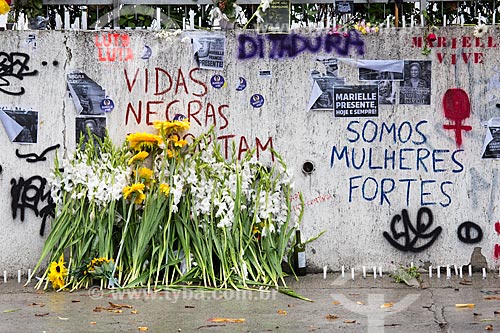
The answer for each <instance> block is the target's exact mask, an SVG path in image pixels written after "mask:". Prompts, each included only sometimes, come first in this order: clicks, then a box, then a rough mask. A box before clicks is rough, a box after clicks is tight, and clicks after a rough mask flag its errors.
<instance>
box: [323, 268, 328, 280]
mask: <svg viewBox="0 0 500 333" xmlns="http://www.w3.org/2000/svg"><path fill="white" fill-rule="evenodd" d="M327 270H328V266H325V267H323V280H326V271H327Z"/></svg>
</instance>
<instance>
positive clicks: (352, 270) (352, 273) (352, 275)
mask: <svg viewBox="0 0 500 333" xmlns="http://www.w3.org/2000/svg"><path fill="white" fill-rule="evenodd" d="M351 279H352V280H353V281H354V268H351Z"/></svg>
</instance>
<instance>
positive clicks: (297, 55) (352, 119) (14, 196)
mask: <svg viewBox="0 0 500 333" xmlns="http://www.w3.org/2000/svg"><path fill="white" fill-rule="evenodd" d="M112 33H113V32H111V31H99V32H93V31H85V32H80V31H72V32H60V31H19V32H17V31H4V32H2V33H1V34H0V59H1V60H0V64H2V65H0V108H3V109H4V110H16V108H17V110H18V111H22V110H24V111H26V110H28V111H30V110H31V111H35V112H36V113H33V112H32V113H28V114H30V115H31V116H33V115H37V116H38V126H37V129H38V135H37V140H36V141H37V142H36V143H33V144H19V143H16V142H11V140H10V139H9V136H8V134H7V131H6V130H5V127H2V128H0V145H1V146H2V147H3V151H2V159H1V162H0V165H1V173H0V189H1V191H0V211H1V212H2V216H3V218H2V221H1V224H2V227H3V228H2V229H3V230H4V232H3V233H1V234H0V244H1V245H0V249H1V250H0V268H3V269H5V270H8V271H13V270H17V269H27V268H31V267H32V266H33V265H34V263H35V262H36V260H37V259H38V256H39V254H40V250H41V247H42V245H43V242H44V239H45V237H46V236H47V234H48V227H49V220H50V216H48V217H47V225H46V226H45V228H44V236H40V229H41V225H42V221H43V216H46V215H47V211H48V208H49V206H50V202H49V201H48V198H47V196H46V194H47V193H48V190H49V189H48V186H47V185H46V183H45V182H46V178H48V177H49V175H50V169H51V167H52V166H53V160H54V157H55V154H56V153H55V150H54V148H55V146H56V145H60V148H61V149H60V150H59V154H60V156H62V154H63V153H64V154H66V153H70V152H72V151H73V150H74V148H75V141H76V138H75V136H76V134H75V131H76V128H75V126H76V119H77V117H80V115H78V111H77V107H76V106H75V103H74V100H73V99H72V97H71V94H70V92H68V90H67V82H66V79H67V75H68V74H69V73H75V71H81V72H82V73H85V74H86V75H87V76H88V77H89V78H90V79H91V80H93V81H94V82H96V83H97V84H98V85H100V86H101V87H102V88H103V89H105V91H106V95H108V96H109V98H110V99H111V100H112V101H113V103H114V106H115V107H114V109H113V110H112V111H111V112H107V113H105V114H104V115H101V116H102V117H104V118H105V121H106V127H107V129H108V130H109V132H110V135H111V137H112V139H113V140H114V141H115V142H116V143H120V142H122V140H123V139H124V137H125V135H126V133H129V132H133V131H145V130H148V124H147V123H148V121H149V122H151V121H153V120H157V119H158V120H164V119H165V117H166V115H165V113H166V112H167V113H168V115H169V117H173V115H174V114H176V113H181V114H184V115H186V116H189V117H190V119H191V122H192V132H193V133H195V134H196V133H201V132H203V131H205V130H207V129H208V128H209V127H210V126H212V125H215V127H216V129H217V132H218V135H219V140H220V142H222V143H227V144H228V147H230V144H231V143H232V142H235V143H236V147H238V148H239V149H240V150H241V151H244V150H246V149H249V148H251V147H256V146H257V147H258V151H259V157H260V158H261V159H263V160H269V159H270V157H271V154H270V152H269V149H268V147H269V146H270V145H272V147H273V148H274V149H276V150H277V151H278V152H280V153H281V154H282V155H283V156H284V158H285V160H286V161H287V163H288V166H289V168H290V169H291V170H292V171H293V173H294V176H295V185H296V191H301V192H302V193H303V195H304V199H305V203H306V208H305V213H304V221H303V225H302V229H303V234H304V237H310V236H314V235H316V234H317V233H318V232H320V231H322V230H327V232H326V233H325V234H324V235H323V236H322V237H321V238H320V239H318V240H316V241H315V242H314V243H311V244H309V245H308V247H307V255H308V264H309V265H310V266H311V267H314V268H319V267H323V266H324V265H326V264H328V265H329V267H332V268H333V269H337V270H338V269H340V266H341V265H345V266H346V267H357V268H359V267H360V266H362V265H366V266H368V267H371V266H374V265H376V266H382V267H384V268H391V267H393V265H398V264H400V263H405V264H408V263H409V262H414V263H415V264H417V265H422V264H423V263H425V262H429V263H431V264H432V265H434V266H436V265H446V264H457V265H462V264H468V263H469V261H470V257H471V253H472V251H473V249H474V248H475V247H480V248H481V252H482V254H483V255H484V256H485V258H486V260H487V262H488V265H489V266H490V268H492V267H496V266H497V259H498V256H499V255H500V251H499V250H498V247H499V245H498V244H500V222H498V221H500V218H499V215H498V202H499V201H498V199H499V191H498V190H499V186H498V184H499V179H500V174H499V171H498V161H497V160H495V159H484V158H482V151H483V143H484V140H485V135H486V132H487V130H488V129H487V128H486V127H485V126H483V122H486V121H488V120H489V119H490V118H493V117H495V116H497V115H498V110H499V109H498V107H497V103H500V99H499V98H500V82H499V75H500V64H499V61H500V60H499V59H500V57H499V54H500V52H499V50H498V47H497V43H498V44H499V45H500V35H499V30H498V29H490V30H489V31H488V33H486V34H485V35H484V36H483V37H482V38H480V39H477V40H476V39H475V38H474V37H473V28H472V27H464V28H459V27H458V28H457V27H447V28H442V29H440V30H439V31H436V32H435V34H436V37H437V40H436V41H435V42H433V44H432V46H433V47H432V48H431V53H430V55H429V56H424V55H422V53H421V50H422V49H421V48H419V47H418V46H417V45H416V44H415V43H418V38H419V37H421V36H423V34H424V31H423V30H421V29H418V28H413V29H399V30H395V29H390V30H382V31H381V32H380V33H378V34H373V35H359V34H357V33H351V34H350V35H348V36H347V37H343V36H336V35H329V34H328V33H327V32H326V31H323V32H309V31H302V32H297V34H298V35H296V36H295V37H293V38H292V37H290V36H288V37H287V36H285V35H274V37H272V36H259V35H255V34H253V33H252V32H248V31H245V32H241V31H228V32H219V34H220V35H222V36H226V38H227V39H226V52H225V55H224V68H223V70H219V71H216V70H207V69H197V64H196V61H195V59H194V57H193V51H192V45H191V43H190V41H189V40H188V39H186V38H184V37H185V36H186V35H185V34H183V35H178V36H169V37H167V38H159V37H158V36H157V34H156V33H155V32H146V31H120V32H116V35H114V36H113V35H109V34H112ZM108 37H109V38H110V40H111V41H112V45H111V46H109V47H106V46H105V44H106V43H105V42H106V41H107V40H108ZM146 46H147V47H146ZM318 46H319V47H318ZM255 47H257V48H255ZM112 48H114V49H115V51H116V52H117V53H116V54H117V55H118V54H121V55H122V56H121V59H120V56H118V57H116V59H114V60H113V61H111V60H110V59H109V58H108V57H107V55H109V54H110V52H111V51H112ZM148 49H149V50H151V53H150V54H149V52H146V50H148ZM149 55H150V57H149ZM143 56H144V58H145V59H143ZM322 58H334V59H339V60H338V72H336V74H337V76H338V77H342V78H344V79H345V83H344V86H358V85H365V84H375V85H376V84H377V83H376V82H375V83H374V82H363V81H359V80H358V79H359V77H358V66H359V63H360V62H359V60H405V61H410V60H420V61H428V62H427V63H421V65H424V67H426V65H428V66H427V67H426V68H424V70H425V71H426V75H427V78H429V79H430V82H431V86H430V90H429V91H428V92H429V93H430V95H429V96H430V100H429V101H428V104H426V103H427V102H423V103H424V104H401V101H400V99H399V98H397V97H398V96H399V95H400V94H401V91H402V90H404V88H401V87H400V82H396V83H394V85H393V87H394V91H395V93H396V95H395V96H396V102H395V103H394V104H388V105H387V104H381V103H379V105H378V107H377V112H378V115H376V116H371V117H363V116H359V115H349V116H347V117H339V116H337V117H336V116H334V113H333V111H332V110H310V111H309V110H308V104H309V101H310V97H311V93H312V92H313V86H314V85H313V80H312V79H311V71H312V70H316V71H317V72H319V74H318V75H319V76H321V77H324V76H325V75H326V72H325V70H326V67H325V66H324V64H323V63H322V62H321V61H318V60H317V59H322ZM346 59H349V61H347V60H346ZM405 69H408V63H406V66H405ZM261 71H270V75H269V73H266V72H261ZM156 73H158V80H157V79H156V78H157V77H156ZM167 73H168V74H167ZM216 74H219V75H222V76H223V78H224V79H225V82H226V84H225V85H223V86H222V87H220V88H214V86H213V85H212V84H211V80H212V79H213V76H214V75H216ZM406 75H408V74H406ZM169 77H170V78H171V83H170V80H169ZM239 77H243V78H245V79H246V82H247V86H246V88H245V89H244V90H242V91H237V90H236V87H237V86H238V83H239ZM170 84H171V85H170ZM338 91H340V90H338ZM422 91H424V94H425V89H424V90H421V92H422ZM157 92H158V93H157ZM375 92H376V90H375ZM254 94H260V95H262V96H263V98H264V104H263V105H262V106H261V107H258V108H256V107H253V106H252V105H251V103H250V100H251V97H252V96H253V95H254ZM364 96H368V95H364ZM340 97H341V95H340V94H337V98H340ZM447 101H451V102H450V103H448V104H447ZM467 101H469V102H470V106H471V107H470V114H469V113H468V112H467V111H468V109H467V108H465V109H464V106H466V103H467ZM379 102H380V101H379ZM410 103H414V102H410ZM417 103H420V102H417ZM444 104H446V105H448V106H447V107H445V106H444ZM94 108H97V109H99V105H95V106H94ZM148 108H149V109H148ZM18 113H20V112H18ZM11 114H12V113H11ZM6 118H9V117H4V118H3V119H6ZM31 119H34V118H31ZM2 121H4V120H2ZM4 124H5V121H4ZM453 124H455V125H457V124H458V125H457V126H455V127H458V128H459V129H458V130H456V131H455V130H453V129H447V128H445V127H444V125H453ZM461 126H462V127H461ZM467 126H470V128H467ZM459 135H461V139H460V138H459ZM266 145H267V146H266ZM344 149H345V150H344ZM342 152H344V155H342ZM27 154H36V155H39V156H40V157H42V158H40V159H36V158H35V157H36V155H29V156H31V158H30V157H27ZM353 154H354V156H355V157H354V165H353V161H352V155H353ZM363 154H364V156H365V157H364V163H363V164H362V161H363ZM43 157H44V158H45V159H44V158H43ZM347 160H348V161H347ZM307 162H310V163H312V165H313V166H314V170H313V171H312V172H311V173H310V174H307V173H304V172H303V171H302V169H303V167H304V164H305V163H307ZM309 165H311V164H309ZM306 167H307V166H306ZM298 202H299V201H298V200H297V198H296V197H294V203H298ZM405 215H407V218H406V216H405ZM417 216H420V219H418V218H417ZM464 222H472V223H465V224H463V223H464ZM391 225H392V226H393V227H392V228H391ZM405 230H406V231H405ZM469 231H471V232H470V233H469ZM478 231H479V232H481V233H482V238H481V239H480V240H479V238H478V237H477V236H478ZM384 233H385V235H384ZM459 235H461V236H462V237H459Z"/></svg>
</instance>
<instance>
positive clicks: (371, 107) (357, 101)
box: [333, 85, 378, 117]
mask: <svg viewBox="0 0 500 333" xmlns="http://www.w3.org/2000/svg"><path fill="white" fill-rule="evenodd" d="M333 105H334V112H335V117H378V86H377V85H362V86H343V87H334V88H333Z"/></svg>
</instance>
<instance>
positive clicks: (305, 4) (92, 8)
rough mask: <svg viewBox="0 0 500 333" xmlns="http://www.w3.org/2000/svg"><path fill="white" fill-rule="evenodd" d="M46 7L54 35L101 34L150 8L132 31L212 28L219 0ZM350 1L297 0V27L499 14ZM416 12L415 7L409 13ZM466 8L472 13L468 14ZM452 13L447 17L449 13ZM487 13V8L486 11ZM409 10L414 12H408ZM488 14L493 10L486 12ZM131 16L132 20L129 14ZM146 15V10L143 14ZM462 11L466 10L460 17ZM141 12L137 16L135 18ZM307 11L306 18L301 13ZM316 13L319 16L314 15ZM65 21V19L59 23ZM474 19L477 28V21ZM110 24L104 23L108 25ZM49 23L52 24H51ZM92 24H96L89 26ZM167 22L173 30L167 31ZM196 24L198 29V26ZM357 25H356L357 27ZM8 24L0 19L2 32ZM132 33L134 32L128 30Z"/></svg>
mask: <svg viewBox="0 0 500 333" xmlns="http://www.w3.org/2000/svg"><path fill="white" fill-rule="evenodd" d="M29 1H32V2H34V1H43V5H44V9H45V10H46V13H45V14H46V15H43V16H44V17H47V18H49V17H51V18H52V21H51V23H49V24H48V25H49V28H51V29H84V30H87V29H98V28H103V27H106V26H107V27H111V28H114V29H117V28H119V27H124V25H125V26H126V24H123V22H121V20H120V18H123V17H124V16H126V15H129V16H130V15H131V14H132V15H131V16H135V17H137V16H139V15H144V11H145V9H144V8H149V9H148V12H149V14H147V15H149V16H150V18H151V20H150V21H151V24H146V25H143V26H140V25H135V24H134V26H132V27H131V28H149V29H159V28H162V27H163V28H175V27H178V28H182V29H185V28H193V27H194V26H197V27H198V28H209V27H210V28H211V27H213V22H208V21H207V15H208V11H209V9H210V5H213V4H214V1H215V0H141V1H137V0H29ZM335 2H336V3H337V4H338V3H341V2H344V1H342V0H341V1H339V0H337V1H334V0H291V4H292V12H293V13H294V16H293V17H292V20H291V23H292V28H293V27H303V26H309V27H311V26H312V27H315V28H324V27H331V26H332V25H335V24H337V23H340V24H342V23H345V22H347V21H349V20H352V19H357V17H358V16H362V14H363V13H365V14H366V13H369V12H370V9H373V8H375V7H376V6H379V7H382V9H381V10H379V11H378V12H377V14H378V15H379V16H381V17H379V20H378V21H377V22H376V23H377V24H379V25H380V26H381V27H391V26H396V27H411V26H424V25H425V24H426V23H427V22H426V19H428V17H425V18H424V13H423V11H424V10H425V11H426V12H428V13H430V14H431V15H433V17H432V18H431V19H432V21H433V22H432V24H433V25H436V26H437V25H443V26H446V25H464V24H473V23H481V22H482V23H485V24H493V25H494V24H496V21H497V20H496V16H497V15H496V14H497V12H498V13H500V12H499V8H497V5H496V0H490V1H474V0H466V1H451V0H439V1H428V0H404V1H403V6H405V7H401V6H400V7H397V6H396V4H395V1H394V0H351V1H350V2H351V3H352V4H353V6H355V8H357V12H356V13H355V15H337V13H336V11H335V6H336V3H335ZM259 3H260V0H237V4H238V5H240V6H241V7H243V8H244V9H245V10H246V16H247V17H249V16H251V15H252V13H253V12H254V11H255V10H257V8H258V5H259ZM478 3H483V5H484V4H485V5H488V4H490V5H491V8H490V9H489V12H486V13H481V11H480V9H479V7H478ZM408 6H410V7H408ZM463 6H467V8H468V9H466V10H465V11H464V10H463ZM445 7H446V8H447V11H446V13H450V14H449V15H448V16H447V14H446V13H445V10H444V8H445ZM454 7H455V8H456V11H450V8H454ZM483 7H484V6H483ZM396 8H402V9H403V8H406V15H405V12H401V11H400V12H399V15H398V9H396ZM408 8H409V9H408ZM486 8H488V6H486ZM124 9H128V10H127V14H124V13H125V11H124ZM139 9H140V10H139ZM460 10H462V11H461V12H460ZM134 11H135V12H134ZM300 11H302V13H301V12H300ZM311 13H314V15H312V14H311ZM57 16H59V17H57ZM472 17H474V22H472V21H471V18H472ZM103 18H104V21H105V22H104V23H103V22H101V21H103ZM28 19H29V17H28V18H27V17H25V16H23V15H22V16H21V17H20V20H19V21H18V22H17V24H15V25H14V27H15V28H16V29H18V30H24V29H27V28H29V24H28ZM47 21H48V20H47ZM88 21H91V23H90V24H88ZM166 21H168V22H169V23H170V24H169V25H166V24H165V23H166ZM193 21H196V23H197V24H195V22H193ZM351 23H352V22H351ZM1 26H2V20H1V16H0V27H1ZM128 28H130V26H129V27H128Z"/></svg>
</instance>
